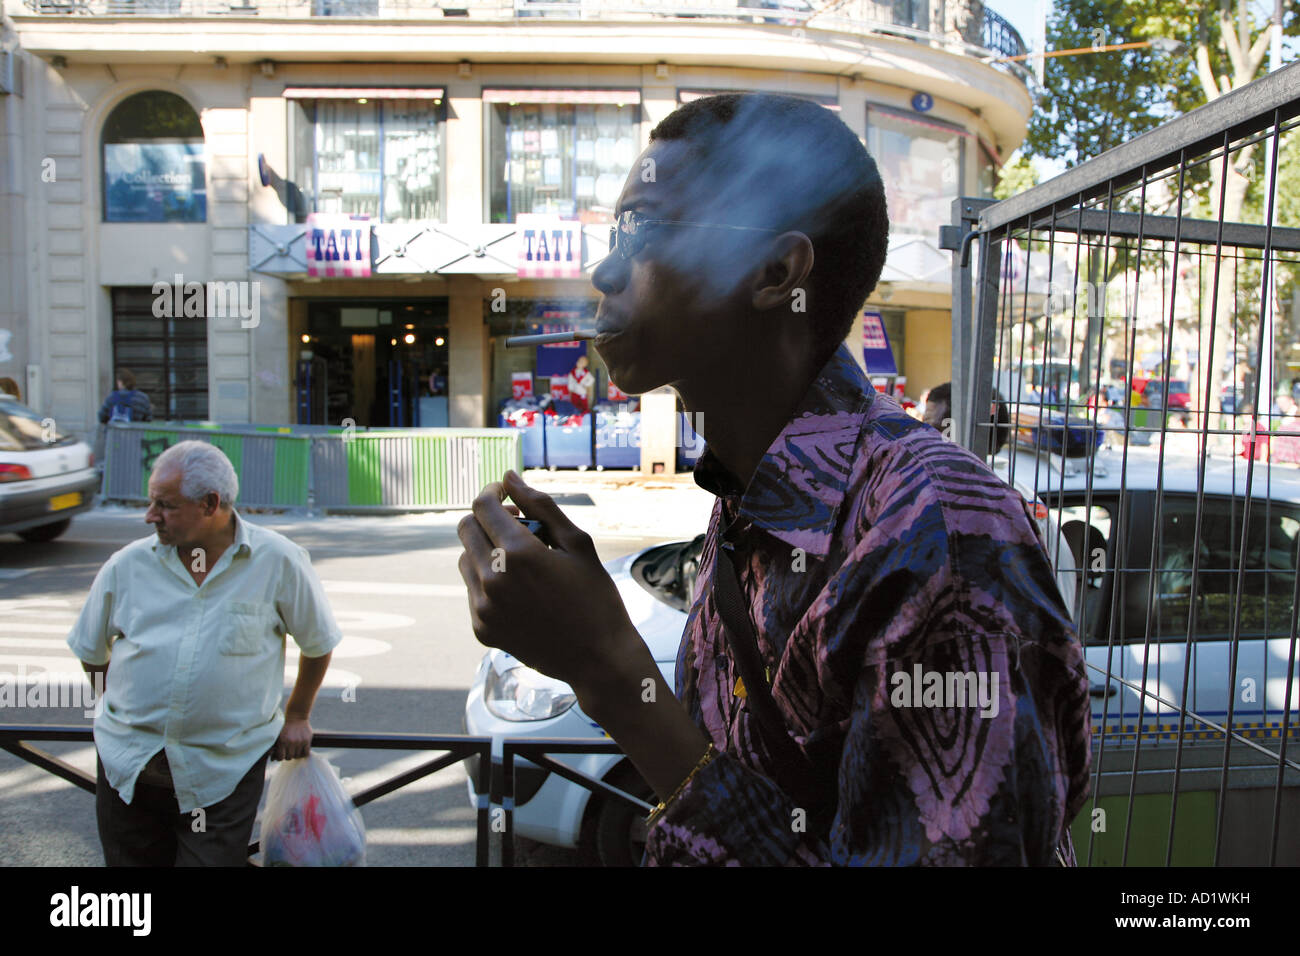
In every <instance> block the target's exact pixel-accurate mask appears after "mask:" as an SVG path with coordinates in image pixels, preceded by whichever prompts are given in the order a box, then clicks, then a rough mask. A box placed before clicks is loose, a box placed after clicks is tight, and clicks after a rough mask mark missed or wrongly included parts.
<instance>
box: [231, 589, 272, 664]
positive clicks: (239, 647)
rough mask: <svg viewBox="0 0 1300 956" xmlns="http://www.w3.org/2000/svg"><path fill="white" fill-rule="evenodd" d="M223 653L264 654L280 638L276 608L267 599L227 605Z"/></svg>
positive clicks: (234, 602) (235, 602) (232, 602)
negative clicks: (277, 628) (265, 600)
mask: <svg viewBox="0 0 1300 956" xmlns="http://www.w3.org/2000/svg"><path fill="white" fill-rule="evenodd" d="M226 618H227V619H226V628H225V639H224V640H223V641H222V644H221V652H222V653H223V654H234V655H247V654H260V653H262V652H263V651H265V650H266V649H267V648H268V647H270V646H271V644H272V642H273V641H275V640H276V638H277V636H278V635H277V633H276V626H275V625H276V615H275V609H274V608H273V607H272V606H271V605H270V604H268V603H266V602H262V601H259V602H244V601H231V602H230V603H229V604H228V605H226Z"/></svg>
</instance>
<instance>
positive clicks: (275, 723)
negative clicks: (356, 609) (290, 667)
mask: <svg viewBox="0 0 1300 956" xmlns="http://www.w3.org/2000/svg"><path fill="white" fill-rule="evenodd" d="M238 493H239V480H238V477H237V476H236V474H235V470H234V468H233V467H232V466H231V464H230V461H229V460H228V459H227V458H226V456H225V454H224V453H223V452H222V451H221V450H220V449H219V448H217V447H216V446H214V445H211V444H208V443H206V442H201V441H184V442H180V443H178V444H176V445H173V446H172V447H170V448H168V449H167V450H166V451H164V452H163V453H162V454H161V455H159V456H158V460H157V462H156V463H155V464H154V467H153V472H152V474H151V475H150V478H149V510H148V511H147V512H146V514H145V521H147V522H148V523H149V524H151V525H152V526H153V528H154V531H155V537H153V538H141V539H140V540H138V541H134V542H132V543H131V544H129V545H127V546H126V547H124V548H122V549H121V550H119V551H118V552H116V553H115V554H114V555H113V556H112V557H110V558H109V559H108V561H107V562H106V563H105V564H104V566H103V567H102V568H101V569H100V571H99V574H98V575H96V577H95V582H94V584H93V585H92V586H91V590H90V596H89V597H88V598H87V600H86V603H85V606H84V607H83V608H82V610H81V614H80V616H79V617H78V619H77V623H76V625H75V626H74V628H73V630H72V633H71V634H70V635H69V636H68V646H69V647H71V648H72V651H73V653H75V654H76V655H77V657H78V658H80V659H81V661H82V663H83V666H84V667H85V668H86V670H87V672H89V673H90V674H91V676H92V678H93V677H94V676H95V675H96V674H97V673H99V674H103V676H104V678H105V689H104V706H103V708H102V711H101V713H100V714H99V715H98V716H97V717H96V718H95V747H96V750H97V751H98V755H99V760H98V786H97V789H96V800H95V803H96V816H97V817H98V823H99V835H100V840H101V842H102V843H103V847H104V860H105V862H106V863H107V864H108V865H109V866H173V865H176V866H238V865H242V864H244V863H246V862H247V852H248V842H249V838H250V836H251V834H252V829H253V819H254V816H255V814H256V812H257V804H258V801H259V799H260V797H261V794H262V785H263V782H264V780H265V772H266V762H267V759H268V758H274V759H277V760H282V759H290V758H294V757H303V756H306V755H307V753H308V752H309V751H310V749H311V738H312V729H311V724H310V722H309V716H310V714H311V709H312V705H313V704H314V703H315V700H316V692H317V691H318V690H319V688H320V685H321V682H322V681H323V680H324V678H325V671H326V670H327V668H328V667H329V662H330V655H331V652H332V651H333V649H334V648H335V646H337V645H338V643H339V641H340V640H342V635H341V634H340V633H339V629H338V625H337V624H336V623H335V621H334V616H333V614H332V612H331V611H330V607H329V602H328V601H327V600H326V598H325V594H324V590H323V589H322V587H321V583H320V580H319V579H318V578H317V576H316V573H315V571H313V570H312V567H311V561H310V559H309V557H308V555H307V552H306V551H305V550H304V549H303V548H301V547H299V546H298V545H296V544H294V543H293V542H292V541H290V540H289V539H288V538H286V537H284V536H283V535H281V534H278V533H276V532H274V531H271V530H270V529H268V528H261V527H258V526H257V525H253V524H249V523H248V522H247V521H245V520H243V519H242V518H240V516H239V514H238V512H236V511H235V508H234V501H235V498H236V496H237V495H238ZM286 634H290V635H292V636H293V639H294V641H295V643H297V645H298V647H299V649H300V650H301V652H302V656H301V658H300V660H299V665H298V677H297V681H296V682H295V684H294V688H293V692H292V693H291V694H290V696H289V701H288V704H287V705H286V707H285V708H284V711H283V712H281V709H280V700H281V697H282V695H283V691H284V654H285V642H284V638H285V635H286ZM110 658H111V660H110ZM110 663H111V671H112V673H111V674H109V670H110Z"/></svg>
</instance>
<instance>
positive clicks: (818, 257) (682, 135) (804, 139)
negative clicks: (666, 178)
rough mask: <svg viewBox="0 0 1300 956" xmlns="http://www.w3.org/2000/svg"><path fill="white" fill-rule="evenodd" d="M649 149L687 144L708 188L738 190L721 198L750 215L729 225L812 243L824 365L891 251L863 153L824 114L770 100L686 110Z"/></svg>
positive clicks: (884, 213) (709, 102)
mask: <svg viewBox="0 0 1300 956" xmlns="http://www.w3.org/2000/svg"><path fill="white" fill-rule="evenodd" d="M657 140H685V141H686V142H687V143H688V144H689V146H690V150H691V155H692V157H693V159H694V160H695V161H696V162H699V163H701V164H703V165H704V166H705V167H706V168H707V169H708V170H710V171H712V173H713V174H714V176H711V177H706V178H710V179H714V181H715V182H716V181H717V179H720V178H721V177H722V176H727V177H732V178H734V179H738V180H739V181H738V182H731V181H728V187H729V188H728V192H729V193H730V194H731V195H734V196H743V197H744V198H745V200H746V202H745V205H746V206H747V207H749V208H748V209H746V210H744V211H736V214H734V215H732V216H731V218H730V219H729V220H728V221H729V222H731V223H732V224H733V225H763V226H767V227H770V228H776V229H780V230H782V231H786V230H792V229H793V230H798V231H800V232H803V233H804V234H805V235H807V236H808V238H809V239H811V240H812V244H813V259H814V261H813V269H812V273H811V275H810V277H809V286H810V287H811V288H810V292H811V293H812V299H813V308H812V311H811V319H812V325H813V330H814V335H815V337H816V341H817V343H818V350H819V353H818V354H819V355H820V356H821V357H822V359H823V360H825V359H826V358H829V357H830V355H831V353H832V352H834V351H835V349H836V348H837V347H838V346H839V344H840V343H841V342H843V341H844V339H845V337H846V336H847V335H848V334H849V330H850V329H851V328H852V326H853V321H854V319H855V317H856V316H857V312H858V309H859V308H861V307H862V304H863V303H864V302H865V301H866V299H867V296H869V295H870V294H871V292H872V290H874V289H875V287H876V283H877V282H878V281H879V280H880V273H881V270H882V269H883V268H884V265H885V254H886V252H887V250H888V245H889V214H888V210H887V209H886V205H885V187H884V183H883V182H882V181H881V178H880V171H879V170H878V169H877V168H876V163H875V161H874V160H873V159H872V158H871V154H870V153H868V152H867V150H866V147H864V146H863V145H862V143H861V141H859V139H858V138H857V136H855V135H854V133H853V131H852V130H850V129H849V128H848V127H847V126H846V125H845V124H844V122H843V121H842V120H840V119H839V117H837V116H835V115H834V114H833V113H832V112H830V111H829V110H827V109H826V108H825V107H824V106H821V105H820V104H818V103H815V102H813V101H812V100H807V99H802V98H800V97H796V96H781V95H777V94H772V93H724V94H720V95H718V96H706V97H701V98H700V99H697V100H693V101H691V102H689V103H686V104H685V105H683V106H681V107H679V108H678V109H676V110H674V111H673V112H672V113H670V114H669V115H668V116H667V117H665V118H664V119H663V120H662V121H660V123H659V124H658V125H657V126H656V127H655V128H654V129H653V130H652V131H651V133H650V141H651V142H655V141H657ZM715 177H716V178H715ZM746 213H748V214H746Z"/></svg>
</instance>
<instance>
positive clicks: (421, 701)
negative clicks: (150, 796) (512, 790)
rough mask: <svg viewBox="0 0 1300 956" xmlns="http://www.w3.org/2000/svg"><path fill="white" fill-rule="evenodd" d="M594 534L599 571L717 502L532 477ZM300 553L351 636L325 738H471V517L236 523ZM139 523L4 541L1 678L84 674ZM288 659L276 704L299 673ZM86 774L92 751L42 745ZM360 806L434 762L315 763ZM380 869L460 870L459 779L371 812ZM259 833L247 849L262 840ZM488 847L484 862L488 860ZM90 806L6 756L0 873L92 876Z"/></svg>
mask: <svg viewBox="0 0 1300 956" xmlns="http://www.w3.org/2000/svg"><path fill="white" fill-rule="evenodd" d="M525 479H526V480H528V481H529V482H530V483H532V484H534V485H536V486H537V487H540V488H542V489H543V490H545V491H547V493H549V494H551V495H552V496H553V497H554V498H555V499H556V501H557V503H559V504H560V505H561V507H562V509H563V510H564V512H565V513H566V514H567V515H568V516H569V517H570V519H571V520H573V521H574V522H575V524H577V525H578V526H579V527H582V528H583V529H584V530H587V531H588V532H590V533H591V534H592V537H593V538H594V540H595V542H596V547H597V551H598V552H599V554H600V556H601V559H602V560H611V559H613V558H616V557H618V556H620V555H624V554H629V553H632V552H634V551H638V550H640V549H642V548H644V547H648V546H649V545H652V544H655V543H658V542H661V541H665V540H674V539H680V538H689V537H692V536H694V535H695V534H698V533H700V532H702V531H703V530H705V527H706V526H707V522H708V515H709V510H710V508H711V507H712V503H713V500H714V499H713V498H712V496H711V495H709V494H707V493H706V492H703V491H702V490H700V489H699V488H697V487H696V486H695V485H694V483H693V481H692V480H691V476H690V475H682V476H668V477H663V476H655V477H654V478H645V479H641V478H637V477H632V476H629V475H627V473H621V474H620V473H614V472H604V473H595V472H589V473H577V472H555V473H550V472H543V471H529V472H526V473H525ZM241 514H243V515H244V517H246V518H247V519H248V520H250V521H252V522H255V523H257V524H260V525H264V526H266V527H270V528H273V529H274V530H276V531H278V532H280V533H282V534H284V535H286V536H288V537H289V538H291V539H292V540H294V541H296V542H297V543H299V544H301V545H302V546H303V547H305V548H307V550H308V551H309V552H310V554H311V557H312V563H313V565H314V567H315V568H316V571H317V574H318V575H319V576H320V578H321V580H322V581H323V583H324V586H325V590H326V593H327V595H328V596H329V600H330V604H331V606H332V608H333V610H334V613H335V616H336V618H337V620H338V622H339V625H340V628H341V629H342V631H343V633H344V641H343V643H342V644H341V645H340V646H339V647H338V649H337V650H336V651H335V652H334V657H333V660H332V663H331V666H330V671H329V674H328V676H327V678H326V681H325V685H324V686H323V687H322V688H321V691H320V694H319V695H318V697H317V703H316V708H315V711H314V713H313V715H312V726H313V727H314V728H315V729H316V730H317V731H318V732H319V731H334V732H342V733H350V732H385V733H389V732H391V733H418V734H439V733H453V734H459V733H463V732H464V731H463V728H462V725H461V717H462V713H463V711H464V705H465V695H466V693H467V691H468V688H469V685H470V683H471V680H472V678H473V675H474V672H475V670H476V668H477V665H478V661H479V659H480V658H481V657H482V654H483V652H484V648H483V647H482V646H481V645H480V644H479V643H478V642H477V640H476V639H475V638H474V634H473V630H472V628H471V626H470V619H469V609H468V604H467V602H466V598H465V588H464V584H463V582H462V581H461V578H460V573H459V571H458V570H457V566H456V565H457V560H458V559H459V557H460V553H461V547H460V542H459V540H458V538H457V537H456V524H457V522H458V521H459V520H460V519H461V517H463V515H464V514H465V512H464V511H448V512H438V513H426V514H416V515H395V516H377V515H365V516H328V517H324V516H309V515H302V514H287V513H279V514H272V513H255V512H252V511H249V512H242V511H241ZM151 534H152V532H151V531H150V529H149V528H148V526H147V525H146V524H145V523H144V509H143V507H127V506H120V505H115V506H101V507H99V508H97V509H96V510H95V511H92V512H89V513H87V514H85V515H81V516H79V517H77V518H76V519H75V520H74V521H73V523H72V527H71V528H70V529H69V531H68V532H67V533H66V534H65V535H64V536H63V537H61V538H59V539H58V540H57V541H53V542H49V543H47V544H27V543H24V542H22V541H21V540H20V539H18V538H17V537H16V536H11V535H9V536H7V535H0V673H9V674H18V673H22V672H23V671H24V669H25V670H26V672H28V673H31V672H33V671H34V670H35V669H36V668H44V669H46V670H49V671H52V672H56V673H68V674H76V673H78V672H79V670H80V667H79V664H78V662H77V661H76V659H75V658H74V657H73V655H72V653H71V652H70V651H69V650H68V648H67V645H66V644H65V638H66V636H67V633H68V631H69V629H70V628H71V626H72V624H73V622H74V621H75V619H76V616H77V614H78V612H79V611H80V609H81V606H82V604H83V603H84V601H85V598H86V594H87V592H88V590H89V587H90V584H91V582H92V581H93V579H94V576H95V574H96V572H97V571H98V570H99V568H100V567H101V566H102V565H103V563H104V561H105V560H107V559H108V557H109V556H110V555H111V554H112V553H113V552H114V551H116V550H117V549H118V548H120V547H122V546H124V545H125V544H127V543H129V542H130V541H132V540H134V539H136V538H140V537H146V536H150V535H151ZM296 650H297V649H296V647H295V646H294V645H293V643H292V642H290V643H289V650H288V653H287V655H286V662H285V663H286V666H285V688H286V694H287V691H288V689H289V688H290V687H291V686H292V683H293V679H294V677H295V675H296V673H297V663H298V656H297V653H296ZM0 723H6V724H11V723H21V724H60V725H75V726H81V727H87V728H88V727H90V725H91V721H90V720H88V719H86V718H85V717H84V716H83V714H82V711H81V709H80V708H76V709H58V708H48V707H47V708H27V709H22V710H17V709H0ZM38 746H40V747H41V748H42V749H44V750H46V751H47V752H49V753H53V754H56V755H57V756H59V757H60V758H61V759H63V760H65V761H67V762H68V763H69V764H71V765H73V766H75V767H78V768H80V769H81V770H83V771H85V772H87V773H89V774H92V775H93V774H94V770H95V766H94V750H93V747H92V746H91V745H89V744H76V743H73V744H60V743H46V744H40V745H38ZM321 753H323V754H324V755H325V756H326V757H328V758H329V759H330V760H331V762H333V763H334V765H335V766H336V767H338V768H339V770H340V772H341V774H342V776H343V777H344V779H345V784H346V786H347V788H348V789H349V790H350V791H352V792H356V791H359V790H361V789H363V788H365V787H368V786H371V785H373V784H375V783H378V782H380V781H382V780H385V779H388V778H391V777H393V776H395V775H396V774H398V773H400V772H402V771H404V770H406V769H409V768H411V767H414V766H417V765H419V764H420V763H422V762H425V761H427V760H428V759H429V758H430V756H432V755H430V754H429V753H427V752H426V753H421V752H405V753H403V752H395V751H366V750H353V749H348V750H343V749H329V750H324V749H322V750H321ZM362 815H363V817H364V819H365V824H366V828H367V863H368V864H369V865H372V866H376V865H377V866H397V865H416V866H447V865H459V866H468V865H472V864H473V863H474V847H475V815H474V811H473V809H472V807H471V805H470V802H469V798H468V794H467V792H466V778H465V773H464V771H463V769H462V765H461V764H454V765H452V766H451V767H448V768H446V769H444V770H441V771H439V772H438V773H436V774H433V775H431V776H429V777H426V778H425V779H423V780H421V781H418V782H417V783H414V784H411V785H408V786H406V787H404V788H402V789H400V790H398V791H396V792H394V793H392V794H389V795H388V796H385V797H382V798H380V799H379V800H377V801H375V802H373V803H370V804H368V805H366V807H364V808H363V811H362ZM255 835H256V833H255ZM521 844H522V846H521V848H520V849H521V856H522V860H521V862H523V863H524V864H526V865H529V864H531V865H552V864H562V865H563V864H574V863H581V862H587V861H586V860H585V859H584V858H582V857H580V856H579V855H578V854H577V853H576V851H565V850H557V849H553V848H547V847H541V846H539V845H535V844H528V843H527V842H526V841H521ZM497 852H498V850H497V844H496V843H495V842H494V846H493V861H494V863H495V861H496V859H497ZM102 862H103V858H102V855H101V850H100V845H99V840H98V836H97V833H96V828H95V817H94V798H93V797H92V796H91V795H90V794H88V793H85V792H84V791H82V790H80V789H78V788H76V787H74V786H73V785H71V784H69V783H66V782H64V781H62V780H60V779H59V778H57V777H55V776H53V775H52V774H49V773H46V772H45V771H43V770H40V769H38V768H36V767H34V766H32V765H31V764H28V763H26V762H25V761H23V760H20V759H19V758H17V757H14V756H12V755H10V754H7V753H0V864H4V865H17V866H24V865H28V866H30V865H35V866H42V865H71V866H99V865H102Z"/></svg>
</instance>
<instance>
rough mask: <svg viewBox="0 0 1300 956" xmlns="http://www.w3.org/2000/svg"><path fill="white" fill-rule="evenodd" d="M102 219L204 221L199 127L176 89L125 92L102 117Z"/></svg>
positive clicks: (200, 127)
mask: <svg viewBox="0 0 1300 956" xmlns="http://www.w3.org/2000/svg"><path fill="white" fill-rule="evenodd" d="M101 150H102V152H101V158H102V169H103V184H104V210H103V212H104V222H205V221H206V220H207V179H206V169H205V163H204V149H203V127H202V124H200V123H199V114H198V113H196V112H195V111H194V107H192V106H190V104H189V103H187V102H185V100H184V99H182V98H181V97H179V96H177V95H176V94H175V93H167V92H165V91H163V90H150V91H149V92H147V93H137V94H135V95H134V96H129V97H127V98H126V99H125V100H123V101H122V102H121V103H119V104H118V105H117V108H116V109H114V110H113V112H112V113H110V114H109V116H108V120H107V121H106V122H105V123H104V131H103V136H102V141H101Z"/></svg>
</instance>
